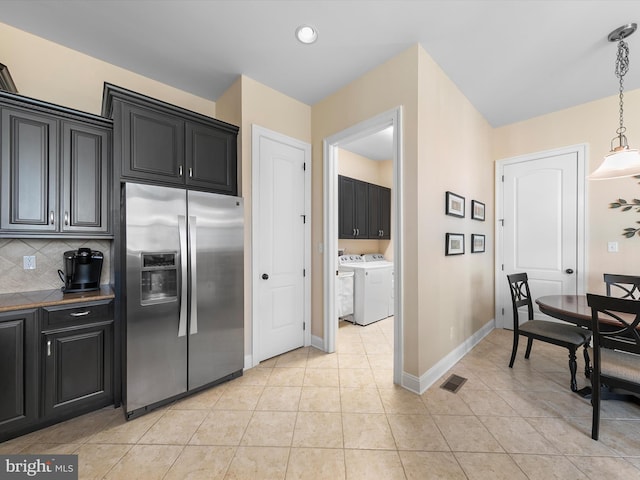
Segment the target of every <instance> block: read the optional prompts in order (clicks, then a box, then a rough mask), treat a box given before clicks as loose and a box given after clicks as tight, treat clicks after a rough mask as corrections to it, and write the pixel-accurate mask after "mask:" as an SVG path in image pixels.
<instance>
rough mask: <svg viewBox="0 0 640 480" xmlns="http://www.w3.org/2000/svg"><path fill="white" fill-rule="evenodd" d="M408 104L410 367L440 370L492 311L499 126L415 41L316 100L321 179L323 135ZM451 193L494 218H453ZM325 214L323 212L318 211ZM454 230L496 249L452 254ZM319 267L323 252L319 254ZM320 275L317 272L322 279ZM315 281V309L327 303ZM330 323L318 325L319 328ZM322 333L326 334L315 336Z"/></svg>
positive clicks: (405, 194)
mask: <svg viewBox="0 0 640 480" xmlns="http://www.w3.org/2000/svg"><path fill="white" fill-rule="evenodd" d="M398 105H402V107H403V162H404V164H403V173H402V178H403V186H402V189H403V190H402V193H401V195H402V200H403V207H404V211H403V219H402V220H403V232H402V233H403V239H402V241H403V245H402V248H403V255H404V263H403V269H404V270H403V277H402V282H403V285H404V296H403V298H402V302H403V307H404V348H405V351H404V371H405V372H407V373H409V374H412V375H414V376H416V377H420V376H421V375H422V374H424V373H425V372H427V371H428V370H429V369H430V368H432V367H433V366H434V365H435V364H436V363H437V362H438V361H439V360H440V359H442V358H443V357H444V356H445V355H447V354H448V353H449V352H451V351H452V350H453V349H455V348H456V347H458V346H459V345H460V344H461V343H463V342H464V341H465V340H466V339H468V338H469V337H470V336H471V335H472V334H473V333H475V332H476V331H477V330H478V329H480V328H481V327H482V326H483V325H485V324H486V323H487V322H489V321H490V320H491V319H492V318H493V253H492V252H493V235H492V231H493V229H492V224H493V223H492V222H493V214H492V212H493V170H492V169H493V164H492V157H491V148H490V141H491V128H490V126H489V125H488V123H487V122H486V121H485V120H484V119H483V118H482V116H481V115H480V114H479V113H478V112H477V111H476V110H475V109H474V108H473V106H472V105H471V104H470V103H469V102H468V100H467V99H466V98H465V97H464V96H463V95H462V94H461V93H460V91H459V90H458V89H457V88H456V86H455V85H454V84H453V83H452V82H451V81H450V80H449V79H448V78H447V77H446V76H445V75H444V73H443V72H442V70H441V69H440V68H439V67H438V66H437V65H436V64H435V62H434V61H433V60H432V59H431V57H429V55H428V54H427V53H426V52H425V51H424V49H422V48H421V47H420V46H418V45H416V46H413V47H411V48H409V49H408V50H406V51H405V52H403V53H401V54H400V55H398V56H396V57H394V58H393V59H391V60H389V61H388V62H386V63H385V64H383V65H380V66H379V67H377V68H375V69H374V70H372V71H371V72H369V73H367V74H365V75H364V76H362V77H361V78H359V79H357V80H356V81H354V82H353V83H351V84H349V85H347V86H346V87H344V88H343V89H341V90H340V91H338V92H337V93H335V94H334V95H331V96H330V97H328V98H326V99H324V100H322V101H321V102H319V103H318V104H317V105H314V107H313V112H312V113H313V142H314V143H313V148H314V159H316V162H315V169H314V187H315V186H316V185H317V189H318V190H319V189H320V188H321V186H322V184H321V181H322V170H321V168H322V165H320V164H319V163H320V162H318V161H317V160H318V159H319V158H321V155H322V140H323V139H324V138H326V137H327V136H329V135H331V134H334V133H336V132H339V131H341V130H344V129H345V128H347V127H350V126H352V125H354V124H356V123H358V122H361V121H363V120H366V119H368V118H371V117H373V116H375V115H376V114H379V113H381V112H384V111H387V110H389V109H391V108H394V107H396V106H398ZM446 190H452V191H454V192H456V193H458V194H460V195H463V196H465V197H466V198H467V200H468V202H467V203H468V204H470V200H471V199H476V200H481V201H483V202H484V203H485V204H486V206H487V212H488V213H487V219H486V221H485V222H478V221H472V220H471V219H470V218H469V216H467V218H465V219H457V218H453V217H447V216H446V215H444V195H445V191H446ZM316 212H317V213H316ZM321 212H322V198H321V197H318V196H317V195H314V218H315V221H314V234H313V239H314V242H321V241H322V237H321V235H322V224H321V222H320V219H321ZM446 232H458V233H464V234H465V235H466V237H467V242H468V241H469V240H470V234H471V233H484V234H485V235H486V236H487V238H486V240H487V252H486V253H484V254H473V255H472V254H470V253H469V252H470V249H469V248H468V247H467V254H466V255H463V256H457V257H445V256H444V238H445V233H446ZM316 262H317V267H316V266H315V265H314V270H315V271H316V272H318V270H319V269H320V268H321V263H320V258H317V259H316ZM314 279H315V276H314ZM321 301H322V282H321V278H320V279H317V280H316V281H315V282H314V302H315V303H314V312H316V313H320V311H321V308H322V305H321ZM321 326H322V325H321V323H320V324H319V325H318V324H314V334H316V335H320V333H319V329H320V327H321ZM316 332H318V333H316Z"/></svg>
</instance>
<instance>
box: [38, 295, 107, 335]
mask: <svg viewBox="0 0 640 480" xmlns="http://www.w3.org/2000/svg"><path fill="white" fill-rule="evenodd" d="M112 319H113V301H112V300H104V301H100V302H83V303H75V304H71V305H61V306H55V307H43V308H42V330H53V329H56V328H63V327H68V326H72V325H83V324H88V323H95V322H103V321H105V320H112Z"/></svg>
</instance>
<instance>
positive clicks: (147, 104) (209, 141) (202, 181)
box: [103, 84, 238, 195]
mask: <svg viewBox="0 0 640 480" xmlns="http://www.w3.org/2000/svg"><path fill="white" fill-rule="evenodd" d="M103 114H104V115H105V116H109V117H112V118H113V119H114V125H115V133H114V145H115V156H116V167H118V166H119V168H117V169H116V171H117V172H118V173H119V180H122V181H128V180H133V181H142V182H148V183H155V184H163V185H169V186H171V185H173V186H187V187H190V188H195V189H198V190H206V191H211V192H217V193H223V194H228V195H236V194H237V192H238V188H237V136H238V127H236V126H234V125H230V124H228V123H225V122H222V121H220V120H216V119H214V118H210V117H207V116H204V115H200V114H198V113H195V112H191V111H189V110H185V109H183V108H180V107H176V106H174V105H170V104H167V103H164V102H161V101H159V100H155V99H153V98H150V97H147V96H145V95H141V94H138V93H136V92H132V91H130V90H126V89H123V88H120V87H117V86H115V85H110V84H105V91H104V97H103Z"/></svg>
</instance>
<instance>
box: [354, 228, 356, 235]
mask: <svg viewBox="0 0 640 480" xmlns="http://www.w3.org/2000/svg"><path fill="white" fill-rule="evenodd" d="M353 236H354V237H355V236H356V229H355V228H354V229H353Z"/></svg>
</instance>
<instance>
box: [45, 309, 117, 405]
mask: <svg viewBox="0 0 640 480" xmlns="http://www.w3.org/2000/svg"><path fill="white" fill-rule="evenodd" d="M112 305H113V302H112V301H110V300H109V301H102V302H90V303H85V304H81V305H80V304H78V305H73V306H71V307H69V306H64V307H45V308H43V309H42V310H43V318H42V324H43V325H42V326H43V331H42V342H43V344H42V348H43V351H42V358H43V362H42V384H43V391H44V395H43V415H44V416H45V417H59V416H64V415H68V414H71V413H77V412H88V411H91V410H94V409H96V408H100V407H103V406H106V405H109V404H111V403H113V373H114V372H113V306H112Z"/></svg>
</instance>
